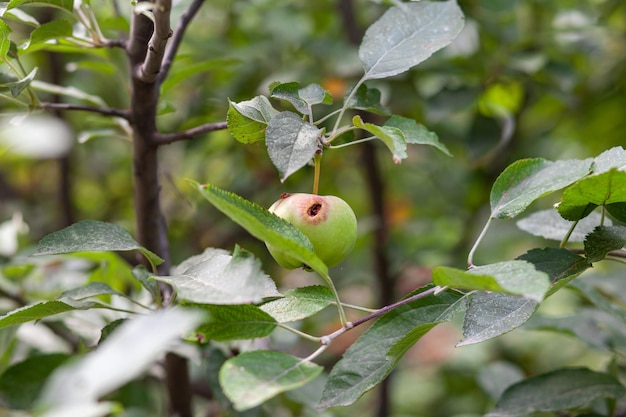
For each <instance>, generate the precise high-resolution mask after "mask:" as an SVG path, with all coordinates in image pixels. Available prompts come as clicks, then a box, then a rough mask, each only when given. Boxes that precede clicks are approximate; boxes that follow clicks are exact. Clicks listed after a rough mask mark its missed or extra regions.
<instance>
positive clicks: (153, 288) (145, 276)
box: [132, 265, 161, 299]
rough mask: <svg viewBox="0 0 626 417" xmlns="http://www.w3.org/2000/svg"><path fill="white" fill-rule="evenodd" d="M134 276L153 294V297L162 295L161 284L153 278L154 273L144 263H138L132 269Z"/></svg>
mask: <svg viewBox="0 0 626 417" xmlns="http://www.w3.org/2000/svg"><path fill="white" fill-rule="evenodd" d="M132 275H133V278H135V279H136V280H137V281H139V283H140V284H141V285H142V286H143V287H144V288H145V289H146V290H148V292H149V293H150V294H151V295H152V298H153V299H157V298H159V297H160V296H161V292H160V291H159V284H158V283H157V282H156V281H155V280H153V279H151V278H152V277H153V276H154V274H153V273H152V272H150V271H148V270H147V269H146V267H145V266H143V265H138V266H136V267H135V268H133V271H132Z"/></svg>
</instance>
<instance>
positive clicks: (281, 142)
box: [265, 112, 323, 182]
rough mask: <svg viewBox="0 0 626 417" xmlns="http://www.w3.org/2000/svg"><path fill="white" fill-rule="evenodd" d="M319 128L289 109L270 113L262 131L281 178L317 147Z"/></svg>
mask: <svg viewBox="0 0 626 417" xmlns="http://www.w3.org/2000/svg"><path fill="white" fill-rule="evenodd" d="M322 134H323V132H322V130H321V129H319V128H318V127H317V126H315V125H314V124H312V123H309V122H305V121H304V120H302V118H301V117H300V116H298V115H297V114H295V113H292V112H282V113H279V114H278V115H276V116H274V117H273V118H272V120H270V122H269V124H268V125H267V130H266V131H265V143H266V145H267V152H268V153H269V156H270V159H271V160H272V163H273V164H274V166H275V167H276V168H277V169H278V172H280V180H281V182H283V181H285V180H286V179H287V177H289V176H290V175H291V174H293V173H294V172H296V171H298V170H299V169H300V168H302V167H303V166H305V165H306V164H308V163H309V162H310V161H311V159H313V156H315V153H316V152H317V151H318V150H319V149H320V138H321V137H322Z"/></svg>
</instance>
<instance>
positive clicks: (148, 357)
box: [41, 308, 201, 407]
mask: <svg viewBox="0 0 626 417" xmlns="http://www.w3.org/2000/svg"><path fill="white" fill-rule="evenodd" d="M200 319H201V316H200V314H198V313H197V312H194V311H189V310H183V309H180V308H175V309H169V310H159V311H155V312H152V313H150V314H148V315H142V316H137V317H135V318H133V319H131V320H127V321H126V322H124V323H123V324H122V325H120V326H119V327H118V328H117V330H116V331H115V332H114V333H113V334H111V335H110V336H109V337H108V338H107V339H106V340H105V341H104V342H103V343H102V344H101V345H100V346H98V349H96V350H94V351H92V352H90V353H88V354H87V355H85V356H84V357H82V358H81V359H78V360H77V361H73V362H72V363H70V364H68V365H67V366H62V367H61V368H59V369H57V370H56V371H55V372H54V374H53V375H52V376H51V377H50V378H49V379H48V382H47V384H46V387H45V388H44V392H43V394H42V397H41V406H44V407H45V406H48V407H49V406H56V407H58V406H67V405H76V404H84V403H87V402H90V401H97V400H99V399H100V398H101V397H102V396H103V395H106V394H108V393H110V392H112V391H113V390H115V389H117V388H119V387H121V386H122V385H124V384H126V383H127V382H129V381H131V380H132V379H134V378H136V377H137V376H139V375H141V374H142V373H143V372H145V371H146V370H147V369H148V367H149V366H150V365H151V364H152V363H153V362H154V361H156V360H157V359H158V358H160V357H161V356H162V355H163V354H165V353H166V352H167V351H168V350H169V349H171V348H172V346H173V344H174V343H175V342H177V341H178V340H180V337H181V335H182V334H184V333H187V332H189V331H191V330H193V328H194V327H195V326H196V325H198V323H199V322H200Z"/></svg>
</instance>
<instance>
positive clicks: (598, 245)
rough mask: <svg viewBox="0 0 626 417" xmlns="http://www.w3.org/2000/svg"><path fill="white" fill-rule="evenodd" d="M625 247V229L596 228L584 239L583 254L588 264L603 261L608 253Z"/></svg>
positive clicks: (613, 227)
mask: <svg viewBox="0 0 626 417" xmlns="http://www.w3.org/2000/svg"><path fill="white" fill-rule="evenodd" d="M624 245H626V227H624V226H598V227H596V228H595V230H594V231H593V232H592V233H590V234H589V235H588V236H587V239H585V254H586V257H587V261H588V262H598V261H601V260H603V259H604V258H605V257H606V256H607V255H608V253H609V252H611V251H614V250H619V249H622V248H623V247H624Z"/></svg>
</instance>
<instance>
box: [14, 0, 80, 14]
mask: <svg viewBox="0 0 626 417" xmlns="http://www.w3.org/2000/svg"><path fill="white" fill-rule="evenodd" d="M25 4H28V5H33V6H52V7H57V8H59V9H63V10H66V11H68V12H70V13H72V11H73V10H74V1H73V0H11V1H9V4H8V5H7V10H10V9H13V8H15V7H20V6H23V5H25Z"/></svg>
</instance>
